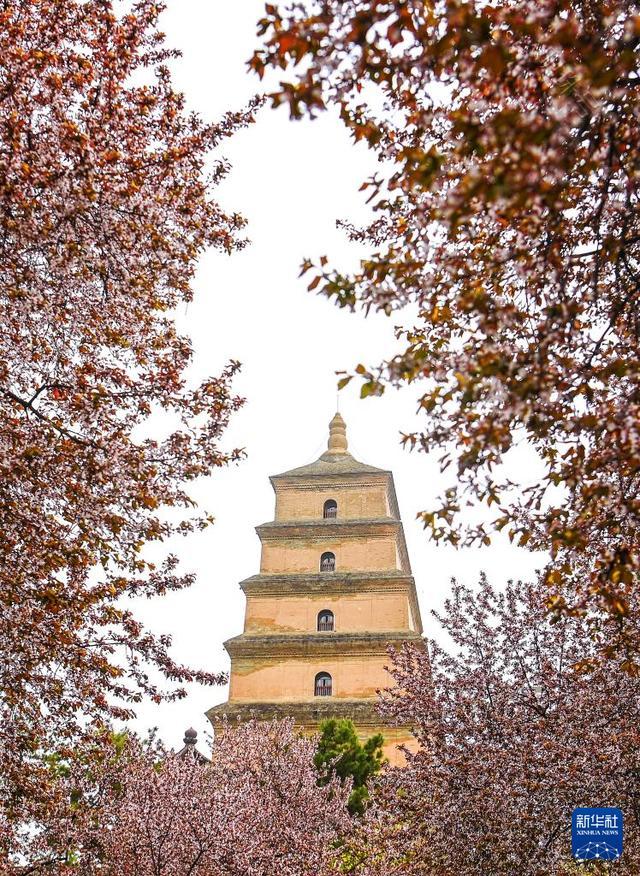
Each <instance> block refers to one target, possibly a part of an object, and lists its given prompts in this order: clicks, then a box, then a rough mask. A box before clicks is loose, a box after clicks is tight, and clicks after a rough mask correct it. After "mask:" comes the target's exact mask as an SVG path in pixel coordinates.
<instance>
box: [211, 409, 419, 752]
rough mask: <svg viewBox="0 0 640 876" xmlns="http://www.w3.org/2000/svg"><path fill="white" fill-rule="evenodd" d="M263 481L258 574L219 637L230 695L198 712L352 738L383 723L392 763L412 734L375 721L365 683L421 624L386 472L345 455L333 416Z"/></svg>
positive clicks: (384, 681)
mask: <svg viewBox="0 0 640 876" xmlns="http://www.w3.org/2000/svg"><path fill="white" fill-rule="evenodd" d="M270 480H271V484H272V486H273V489H274V491H275V494H276V509H275V520H273V521H271V522H270V523H264V524H262V525H261V526H258V527H257V528H256V531H257V533H258V536H259V538H260V541H261V542H262V559H261V563H260V573H259V574H258V575H254V576H252V577H251V578H247V579H246V580H245V581H242V583H241V585H240V586H241V587H242V589H243V590H244V592H245V594H246V597H247V608H246V615H245V625H244V632H243V633H242V635H240V636H236V637H235V638H233V639H230V640H229V641H227V642H225V647H226V649H227V651H228V653H229V656H230V657H231V684H230V691H229V701H228V702H227V703H223V704H222V705H220V706H215V707H214V708H212V709H210V710H209V711H208V712H207V716H208V717H209V719H210V720H211V721H212V723H215V720H216V718H219V717H221V716H222V715H226V716H227V717H228V719H229V720H230V721H233V720H241V719H242V718H243V717H244V718H246V717H249V715H251V714H253V715H254V716H255V717H258V718H270V717H284V716H292V717H294V718H295V719H296V721H297V722H298V723H299V724H300V725H301V726H302V727H303V728H304V729H306V730H309V731H313V730H315V729H317V726H318V723H319V722H320V721H321V720H323V719H324V718H327V717H346V718H351V719H352V720H353V721H354V723H355V725H356V728H357V730H358V732H359V734H360V735H361V736H362V737H365V736H370V735H371V734H372V733H374V732H378V731H379V732H382V733H383V734H384V737H385V743H386V745H385V753H386V755H387V757H388V758H389V759H390V761H391V762H393V763H395V762H398V760H399V754H398V752H397V750H396V746H397V745H398V744H400V743H411V742H412V737H411V735H410V733H409V730H408V729H407V728H398V727H390V726H382V725H381V720H380V718H379V717H378V716H377V714H376V712H375V709H374V704H375V701H376V691H377V690H378V689H380V688H384V687H388V686H389V685H390V684H391V678H390V676H389V674H388V673H387V672H386V671H385V669H384V667H385V665H387V664H388V663H389V657H388V653H387V648H388V647H389V645H394V646H399V645H401V644H402V643H403V642H421V641H422V623H421V620H420V609H419V606H418V600H417V597H416V589H415V583H414V580H413V578H412V576H411V566H410V564H409V557H408V554H407V547H406V543H405V538H404V532H403V529H402V521H401V520H400V512H399V510H398V503H397V500H396V494H395V488H394V484H393V475H392V474H391V472H390V471H384V470H383V469H379V468H374V467H373V466H370V465H365V464H364V463H362V462H358V461H357V460H355V459H354V458H353V456H351V454H350V453H349V452H348V447H347V438H346V427H345V423H344V420H343V419H342V417H341V416H340V414H336V415H335V417H334V418H333V420H332V421H331V423H330V426H329V446H328V448H327V450H326V451H325V453H323V454H322V456H321V457H320V459H318V460H317V461H316V462H313V463H311V464H310V465H304V466H302V467H301V468H294V469H292V470H291V471H287V472H284V473H283V474H279V475H274V476H273V477H272V478H271V479H270Z"/></svg>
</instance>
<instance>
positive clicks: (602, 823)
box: [571, 806, 623, 861]
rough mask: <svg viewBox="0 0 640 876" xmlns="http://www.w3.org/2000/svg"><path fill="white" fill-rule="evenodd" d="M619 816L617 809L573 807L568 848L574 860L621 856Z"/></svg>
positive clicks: (610, 859)
mask: <svg viewBox="0 0 640 876" xmlns="http://www.w3.org/2000/svg"><path fill="white" fill-rule="evenodd" d="M622 827H623V817H622V812H621V811H620V810H619V809H614V808H613V807H609V806H608V807H604V808H601V809H587V808H583V809H574V810H573V816H572V818H571V851H572V854H573V857H574V858H575V859H576V861H617V860H619V859H620V856H621V855H622Z"/></svg>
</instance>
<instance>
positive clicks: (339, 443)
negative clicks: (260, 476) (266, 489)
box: [272, 414, 388, 480]
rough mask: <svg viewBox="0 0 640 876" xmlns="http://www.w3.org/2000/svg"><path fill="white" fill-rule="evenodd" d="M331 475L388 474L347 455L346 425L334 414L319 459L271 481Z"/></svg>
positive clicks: (275, 476) (279, 475) (283, 473)
mask: <svg viewBox="0 0 640 876" xmlns="http://www.w3.org/2000/svg"><path fill="white" fill-rule="evenodd" d="M331 474H388V472H387V471H385V469H382V468H376V467H375V466H373V465H366V464H365V463H364V462H359V461H358V460H357V459H354V458H353V456H352V455H351V454H350V453H349V444H348V442H347V425H346V423H345V421H344V420H343V419H342V417H341V415H340V414H336V415H335V416H334V418H333V419H332V420H331V422H330V423H329V443H328V446H327V449H326V450H325V452H324V453H323V454H322V456H321V457H320V458H319V459H317V460H316V461H315V462H310V463H309V464H308V465H301V466H299V467H298V468H292V469H290V470H289V471H284V472H282V473H281V474H277V475H273V476H272V480H274V479H277V478H289V477H308V476H313V475H331Z"/></svg>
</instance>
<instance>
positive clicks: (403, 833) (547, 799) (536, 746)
mask: <svg viewBox="0 0 640 876" xmlns="http://www.w3.org/2000/svg"><path fill="white" fill-rule="evenodd" d="M544 587H545V585H544V583H542V582H537V583H536V584H533V585H526V584H522V583H518V584H510V585H509V586H508V587H507V589H506V591H504V592H498V591H496V590H495V589H494V588H493V587H491V585H490V584H489V583H488V582H487V581H486V580H485V579H483V580H482V581H481V582H480V586H479V587H477V588H467V587H463V586H462V585H459V584H455V582H454V587H453V592H452V596H451V598H450V599H449V600H448V601H447V602H446V604H445V608H444V611H443V613H442V614H441V615H439V616H437V617H438V620H439V623H440V626H441V633H442V634H443V635H440V636H439V639H440V640H441V641H442V640H445V639H446V641H448V642H449V643H450V645H449V646H448V647H446V648H445V647H443V646H442V644H440V645H439V644H436V642H431V643H430V647H429V651H430V655H429V654H428V653H427V652H425V651H421V650H418V649H416V648H414V647H411V646H406V647H405V648H404V649H403V650H402V651H400V652H399V653H397V655H396V660H395V669H394V676H395V679H396V681H397V685H398V687H397V688H396V689H395V690H394V691H391V692H390V693H389V694H388V695H387V697H386V700H385V702H384V705H383V711H384V712H385V713H386V714H387V715H388V716H389V717H391V718H393V719H394V720H397V721H400V722H402V723H403V724H409V725H411V726H412V727H413V728H414V733H415V734H416V737H417V739H418V740H419V742H420V749H419V751H417V752H416V753H415V754H410V755H408V763H407V766H406V767H405V768H404V769H397V770H390V771H387V773H386V774H385V776H384V777H383V780H382V782H381V785H382V787H381V790H380V794H379V796H378V798H377V801H376V804H375V805H372V806H370V807H369V809H368V810H367V814H366V816H365V818H369V819H370V820H369V822H367V823H365V824H364V825H363V829H362V830H361V832H360V836H359V841H358V842H356V843H355V844H354V846H353V849H352V857H353V859H354V860H356V861H360V862H361V865H362V868H363V869H362V872H363V873H366V874H367V876H373V874H379V876H381V874H385V876H391V874H395V873H397V874H400V873H401V874H402V876H413V874H415V876H418V874H420V876H431V874H433V876H436V874H442V873H456V874H459V876H484V874H486V873H491V874H495V876H514V874H518V876H561V874H567V873H571V872H573V871H572V869H571V813H572V810H573V809H574V807H577V806H619V807H620V808H621V809H622V810H623V812H624V816H625V847H624V852H623V858H622V859H621V861H619V862H616V864H615V866H616V872H617V871H618V869H619V870H620V872H621V873H622V874H637V873H638V872H640V807H639V802H640V779H639V777H640V771H639V770H640V761H639V756H640V755H639V752H640V748H639V743H640V680H638V679H637V678H634V677H632V676H630V675H629V674H626V673H621V672H619V671H617V670H616V669H615V668H613V669H612V667H611V666H609V667H607V666H605V665H603V663H602V661H600V660H598V659H595V658H596V657H597V654H598V643H597V642H595V641H594V637H593V635H592V634H591V631H588V630H587V629H586V628H585V625H584V624H580V623H578V622H577V621H576V620H575V619H567V618H565V619H563V620H561V621H560V622H558V623H555V624H554V623H551V622H550V619H549V616H548V614H547V613H546V612H545V610H544V607H543V605H542V595H543V591H544ZM541 591H542V592H541ZM602 635H606V631H602ZM594 866H595V872H604V871H603V870H600V871H599V870H598V869H597V865H594ZM608 866H609V865H605V870H606V867H608ZM356 869H357V868H356ZM606 872H608V870H606Z"/></svg>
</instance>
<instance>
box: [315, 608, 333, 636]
mask: <svg viewBox="0 0 640 876" xmlns="http://www.w3.org/2000/svg"><path fill="white" fill-rule="evenodd" d="M333 622H334V618H333V612H332V611H329V609H328V608H325V609H323V611H321V612H320V614H319V615H318V632H319V633H332V632H333V629H334V626H333Z"/></svg>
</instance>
